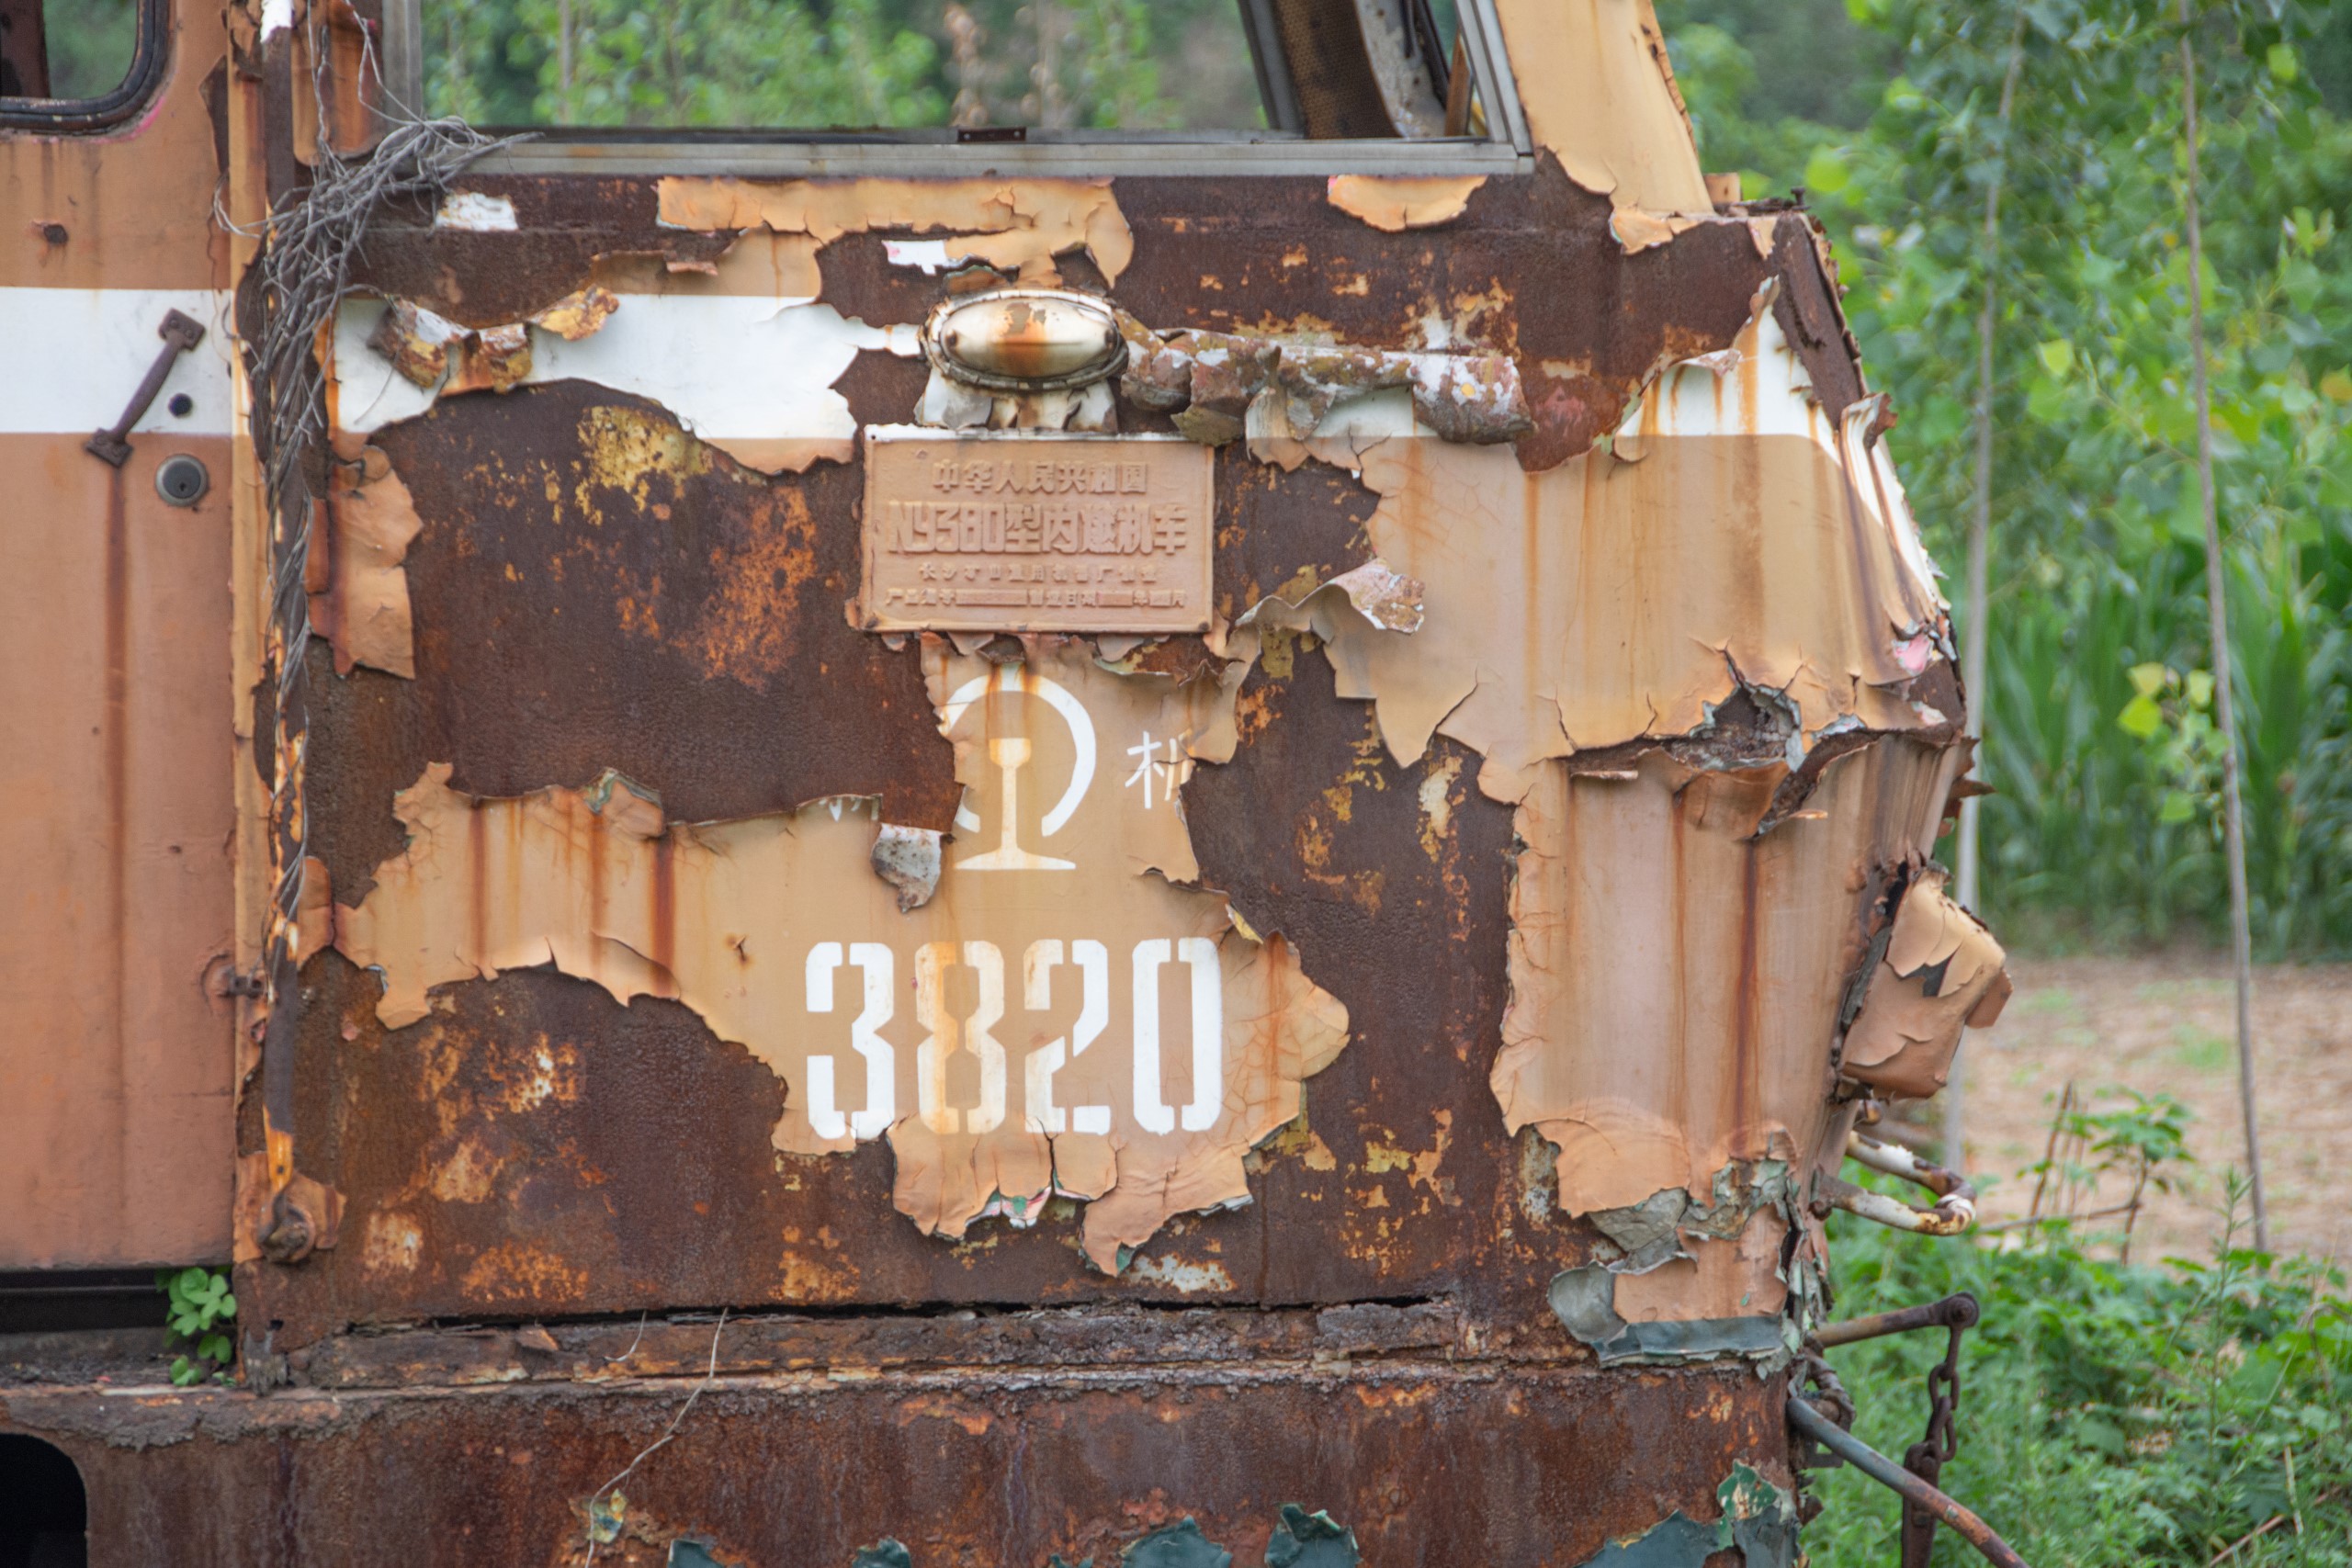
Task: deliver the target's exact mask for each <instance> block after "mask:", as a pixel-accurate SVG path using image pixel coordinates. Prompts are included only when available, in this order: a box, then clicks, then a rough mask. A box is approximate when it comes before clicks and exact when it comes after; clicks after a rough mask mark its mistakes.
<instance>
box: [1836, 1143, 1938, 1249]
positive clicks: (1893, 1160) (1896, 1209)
mask: <svg viewBox="0 0 2352 1568" xmlns="http://www.w3.org/2000/svg"><path fill="white" fill-rule="evenodd" d="M1846 1157H1847V1158H1849V1159H1856V1160H1860V1161H1861V1163H1862V1164H1864V1165H1866V1166H1868V1167H1870V1168H1871V1169H1872V1170H1876V1171H1883V1172H1884V1173H1885V1174H1886V1175H1888V1176H1899V1177H1901V1178H1902V1179H1904V1180H1905V1181H1909V1182H1914V1183H1916V1184H1917V1185H1918V1186H1921V1187H1924V1188H1926V1189H1927V1190H1928V1191H1930V1192H1932V1193H1934V1194H1935V1195H1936V1206H1935V1207H1934V1208H1932V1209H1915V1208H1913V1207H1912V1206H1911V1205H1910V1204H1908V1203H1905V1202H1903V1201H1900V1200H1899V1199H1894V1198H1889V1197H1887V1196H1886V1195H1885V1194H1883V1193H1880V1192H1871V1191H1866V1190H1863V1189H1862V1188H1860V1187H1857V1186H1855V1185H1854V1184H1853V1183H1852V1182H1850V1181H1848V1180H1846V1179H1843V1178H1842V1177H1837V1176H1830V1175H1826V1174H1824V1175H1822V1176H1820V1177H1817V1178H1815V1183H1814V1191H1815V1194H1816V1196H1815V1200H1814V1202H1815V1212H1816V1213H1823V1212H1825V1206H1826V1209H1843V1210H1845V1211H1846V1212H1847V1213H1849V1214H1860V1216H1861V1217H1862V1218H1864V1219H1866V1220H1876V1221H1877V1222H1878V1223H1879V1224H1883V1225H1893V1226H1894V1228H1895V1229H1896V1230H1902V1231H1916V1232H1917V1233H1918V1234H1919V1235H1960V1234H1961V1233H1962V1232H1963V1231H1965V1230H1967V1229H1968V1227H1969V1226H1971V1225H1973V1224H1975V1223H1976V1189H1975V1188H1973V1187H1972V1186H1970V1185H1969V1183H1968V1179H1967V1178H1966V1177H1964V1176H1962V1175H1961V1174H1960V1173H1959V1172H1958V1171H1952V1170H1946V1169H1945V1168H1943V1167H1942V1166H1939V1165H1930V1164H1928V1162H1927V1161H1926V1160H1923V1159H1921V1158H1920V1157H1919V1156H1917V1155H1915V1154H1913V1153H1912V1152H1911V1151H1910V1150H1909V1149H1906V1148H1902V1147H1898V1146H1897V1145H1894V1144H1882V1143H1880V1142H1879V1141H1878V1140H1877V1139H1876V1138H1872V1137H1868V1136H1865V1135H1864V1134H1860V1133H1849V1134H1846Z"/></svg>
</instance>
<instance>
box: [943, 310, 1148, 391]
mask: <svg viewBox="0 0 2352 1568" xmlns="http://www.w3.org/2000/svg"><path fill="white" fill-rule="evenodd" d="M922 348H923V354H924V355H925V356H926V357H928V358H929V359H930V361H931V363H932V364H933V366H934V367H937V369H938V370H939V372H940V374H942V375H944V376H946V377H948V378H951V379H954V380H957V381H962V382H964V383H966V384H967V385H969V386H974V387H985V388H987V389H989V390H990V391H998V392H1058V391H1068V390H1069V389H1073V388H1078V387H1084V386H1088V385H1091V383H1093V382H1096V381H1100V380H1103V379H1104V378H1107V377H1111V376H1115V375H1117V374H1118V373H1119V372H1120V371H1121V370H1123V369H1125V367H1126V363H1127V344H1126V340H1125V338H1123V337H1121V336H1120V335H1119V322H1118V318H1117V317H1115V316H1114V315H1113V314H1112V313H1111V307H1110V306H1109V305H1107V304H1105V303H1103V301H1102V300H1100V299H1095V298H1094V297H1093V296H1092V295H1090V294H1072V293H1069V292H1067V291H1065V290H1062V289H1058V288H1003V289H998V290H996V291H995V292H993V293H989V294H973V295H968V296H967V297H965V298H963V299H948V300H945V301H944V302H943V303H942V304H941V305H940V306H939V307H938V308H937V309H936V310H933V311H932V313H931V319H930V320H929V321H925V322H924V323H923V331H922Z"/></svg>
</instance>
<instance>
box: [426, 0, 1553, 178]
mask: <svg viewBox="0 0 2352 1568" xmlns="http://www.w3.org/2000/svg"><path fill="white" fill-rule="evenodd" d="M424 3H425V0H384V10H383V25H384V44H385V47H384V78H385V95H386V96H387V97H388V98H389V99H390V101H391V103H392V105H394V106H406V105H420V106H421V105H422V104H423V102H424ZM1264 9H1265V7H1264V6H1262V5H1252V6H1250V14H1249V15H1248V16H1246V17H1245V26H1246V27H1247V29H1248V30H1249V31H1250V35H1251V37H1250V51H1251V61H1252V65H1253V67H1255V68H1257V69H1258V71H1259V73H1260V79H1261V88H1262V86H1263V83H1264V70H1263V66H1262V63H1261V59H1260V56H1259V53H1258V50H1259V41H1258V39H1257V37H1256V33H1257V31H1258V28H1257V27H1256V26H1254V25H1251V24H1254V23H1256V22H1257V21H1258V20H1259V13H1261V11H1263V10H1264ZM1455 15H1456V17H1457V21H1456V26H1457V28H1459V29H1460V32H1461V36H1462V40H1463V46H1464V57H1465V58H1466V59H1467V61H1468V62H1469V65H1470V69H1471V71H1472V72H1473V73H1474V75H1475V78H1476V83H1477V90H1478V92H1479V95H1480V97H1481V99H1482V101H1484V102H1485V104H1486V106H1487V134H1486V135H1484V136H1460V137H1423V138H1415V139H1410V140H1408V139H1405V138H1400V137H1382V138H1376V139H1374V138H1330V139H1326V140H1320V141H1317V140H1311V139H1309V138H1307V137H1306V136H1304V135H1301V134H1300V133H1298V132H1297V131H1295V130H1288V131H1286V130H1273V129H1268V130H1136V131H1105V130H1093V129H1085V128H1081V129H1076V130H1039V129H1037V128H1035V127H1032V128H1028V129H1027V130H1025V132H1024V134H1023V139H1022V140H1020V141H1001V140H995V139H988V140H974V141H959V140H958V139H957V136H956V130H954V128H952V127H944V126H932V127H923V128H920V129H910V130H882V131H861V132H851V131H834V132H820V131H810V130H797V129H794V130H776V131H773V132H769V131H760V130H743V129H739V128H720V129H712V130H690V129H684V128H675V127H646V128H643V129H636V128H618V127H587V126H569V127H560V128H553V127H546V126H533V127H530V128H528V130H529V135H530V140H529V141H525V142H523V143H521V144H520V145H518V146H515V147H512V148H509V149H506V150H505V151H503V152H496V153H492V155H490V156H489V157H487V158H484V159H483V160H482V161H481V163H479V164H475V165H474V166H475V167H476V168H477V169H479V170H480V171H481V172H482V173H484V174H507V175H603V176H629V175H636V176H645V175H733V176H737V177H741V178H809V177H821V176H828V175H830V176H839V177H854V176H872V177H883V178H892V177H897V178H907V179H935V178H940V177H943V176H946V177H959V176H960V177H972V176H983V177H990V178H995V177H1011V176H1020V175H1032V176H1035V177H1039V178H1054V177H1064V178H1066V177H1069V176H1073V175H1125V176H1130V177H1135V176H1147V175H1163V176H1170V177H1173V176H1182V175H1343V174H1366V175H1383V174H1388V175H1400V174H1401V175H1507V174H1522V173H1525V172H1527V171H1528V170H1530V169H1532V167H1533V152H1534V149H1533V143H1532V141H1530V139H1529V136H1528V130H1527V121H1526V117H1525V116H1524V115H1523V114H1522V113H1521V108H1520V103H1519V93H1518V87H1517V84H1516V83H1515V82H1514V81H1513V79H1512V76H1511V73H1510V60H1509V58H1508V57H1507V56H1506V55H1505V54H1504V52H1503V47H1502V28H1501V24H1500V22H1499V21H1498V18H1497V17H1496V15H1495V10H1494V0H1458V4H1457V6H1456V11H1455ZM1268 96H1270V97H1271V96H1272V95H1268ZM1276 112H1277V111H1276V108H1275V107H1274V106H1273V105H1272V104H1271V103H1270V105H1269V108H1268V114H1269V118H1273V116H1274V115H1275V114H1276ZM492 129H498V128H492Z"/></svg>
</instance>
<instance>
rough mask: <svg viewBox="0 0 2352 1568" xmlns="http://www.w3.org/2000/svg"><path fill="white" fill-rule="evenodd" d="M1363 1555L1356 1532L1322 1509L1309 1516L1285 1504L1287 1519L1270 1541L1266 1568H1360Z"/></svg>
mask: <svg viewBox="0 0 2352 1568" xmlns="http://www.w3.org/2000/svg"><path fill="white" fill-rule="evenodd" d="M1362 1561H1363V1552H1362V1551H1360V1550H1359V1549H1358V1548H1357V1546H1356V1532H1355V1531H1353V1530H1351V1529H1348V1527H1347V1526H1345V1525H1343V1524H1340V1522H1339V1521H1338V1520H1336V1519H1334V1518H1332V1517H1331V1516H1330V1515H1329V1513H1326V1512H1325V1511H1324V1510H1322V1509H1320V1508H1318V1509H1317V1510H1316V1511H1315V1512H1314V1513H1311V1514H1310V1513H1308V1512H1307V1511H1306V1509H1305V1508H1302V1507H1300V1506H1298V1505H1297V1504H1296V1503H1284V1504H1283V1516H1282V1520H1281V1522H1280V1523H1279V1524H1277V1525H1275V1526H1274V1532H1273V1535H1272V1538H1271V1539H1269V1540H1267V1542H1266V1568H1356V1564H1357V1563H1358V1562H1362Z"/></svg>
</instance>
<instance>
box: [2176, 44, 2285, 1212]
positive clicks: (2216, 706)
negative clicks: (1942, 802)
mask: <svg viewBox="0 0 2352 1568" xmlns="http://www.w3.org/2000/svg"><path fill="white" fill-rule="evenodd" d="M2179 8H2180V10H2179V14H2180V101H2181V117H2182V122H2183V128H2184V130H2185V133H2186V138H2187V141H2188V158H2187V161H2186V164H2185V165H2184V172H2185V174H2186V175H2187V176H2188V177H2187V186H2186V189H2185V191H2184V193H2183V194H2184V197H2185V200H2184V202H2183V208H2184V211H2185V216H2186V220H2187V224H2188V343H2189V378H2190V384H2191V386H2192V387H2193V388H2194V389H2195V392H2196V399H2197V489H2198V501H2199V505H2200V506H2201V508H2202V509H2203V513H2204V521H2205V615H2206V620H2207V623H2208V626H2207V630H2208V632H2209V634H2210V636H2211V638H2212V643H2213V716H2214V720H2215V722H2217V723H2218V724H2219V725H2220V726H2221V728H2222V852H2223V853H2224V854H2225V855H2226V856H2227V857H2228V860H2229V864H2230V948H2231V956H2232V957H2233V960H2234V961H2235V963H2236V965H2237V981H2238V1103H2239V1107H2240V1109H2241V1110H2242V1111H2244V1113H2245V1167H2246V1180H2247V1185H2248V1188H2249V1191H2250V1194H2251V1196H2252V1199H2253V1201H2254V1245H2255V1248H2256V1251H2260V1252H2267V1251H2269V1250H2270V1224H2269V1216H2268V1213H2267V1210H2266V1209H2265V1207H2264V1204H2263V1197H2262V1142H2261V1137H2260V1134H2258V1133H2257V1131H2256V1125H2255V1113H2254V931H2253V920H2252V918H2251V916H2250V915H2249V913H2248V911H2247V907H2246V904H2247V900H2246V888H2245V809H2244V807H2243V806H2242V804H2241V802H2240V800H2239V797H2238V729H2237V722H2236V719H2235V717H2234V716H2233V712H2232V709H2233V699H2232V695H2231V691H2230V687H2231V675H2230V618H2229V606H2228V604H2227V602H2226V600H2225V599H2224V598H2223V594H2222V533H2221V525H2220V522H2219V520H2218V518H2217V517H2216V515H2215V511H2214V505H2213V409H2212V400H2211V392H2210V389H2209V388H2208V387H2207V384H2206V369H2205V240H2204V231H2203V230H2202V229H2201V228H2200V227H2199V221H2198V212H2197V173H2198V171H2197V45H2196V39H2195V38H2194V36H2193V34H2192V33H2191V31H2190V23H2191V21H2192V19H2193V18H2192V17H2191V16H2190V14H2189V6H2188V0H2179Z"/></svg>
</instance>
